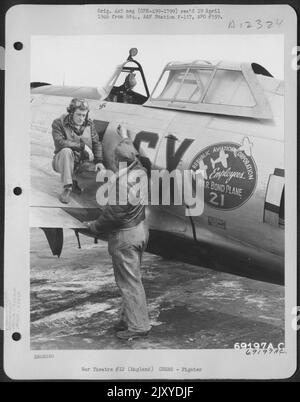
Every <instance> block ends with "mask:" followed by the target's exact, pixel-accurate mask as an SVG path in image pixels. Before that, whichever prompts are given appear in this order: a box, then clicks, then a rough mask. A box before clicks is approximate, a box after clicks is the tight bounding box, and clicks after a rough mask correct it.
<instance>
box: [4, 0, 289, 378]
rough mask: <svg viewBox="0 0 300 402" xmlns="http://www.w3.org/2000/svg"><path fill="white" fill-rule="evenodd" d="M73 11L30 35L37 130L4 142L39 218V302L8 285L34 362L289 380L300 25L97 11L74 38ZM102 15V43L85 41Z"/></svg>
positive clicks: (100, 370) (280, 19) (283, 20)
mask: <svg viewBox="0 0 300 402" xmlns="http://www.w3.org/2000/svg"><path fill="white" fill-rule="evenodd" d="M60 7H62V6H60ZM64 7H66V8H67V9H68V8H69V9H68V10H69V11H70V19H68V20H66V22H65V27H64V29H65V31H64V30H63V29H61V28H57V29H56V30H55V29H52V30H51V32H50V30H49V29H48V28H47V26H46V27H45V28H44V29H42V27H41V22H40V23H39V25H38V26H37V28H36V29H33V28H32V31H31V32H30V35H28V36H27V42H26V44H27V46H24V51H26V52H27V53H26V61H27V64H26V66H27V67H26V80H25V81H26V85H27V87H24V88H25V89H24V91H23V92H22V94H23V93H24V94H26V96H27V98H26V99H23V98H22V102H24V104H25V103H26V102H27V104H26V118H28V120H27V126H26V127H27V131H28V132H27V133H26V136H25V137H24V138H23V140H22V143H19V144H18V143H17V142H18V136H17V135H14V136H12V138H11V139H10V145H8V147H9V149H10V151H12V149H13V146H12V145H13V144H12V142H14V145H15V146H17V147H18V152H17V155H16V156H15V158H17V157H18V155H20V154H22V149H23V151H24V155H23V156H24V163H23V164H22V166H23V173H24V175H26V180H25V185H21V184H18V182H13V181H11V183H12V186H13V187H12V188H13V192H14V197H15V198H16V197H17V195H18V189H19V191H21V194H20V197H19V199H21V198H22V197H24V198H23V202H24V203H25V204H26V205H27V207H26V209H24V210H23V211H24V214H23V218H22V220H21V221H22V222H21V221H20V223H22V224H23V225H25V226H24V227H27V229H26V230H27V240H26V247H27V254H23V256H25V255H26V257H21V255H19V258H25V259H26V264H27V265H26V266H27V269H26V281H24V283H23V285H24V286H25V290H26V291H25V292H26V296H23V293H22V292H20V293H19V291H18V290H17V289H16V288H12V291H11V292H12V293H9V296H8V300H9V302H10V304H11V305H13V306H14V307H15V308H17V313H15V316H12V315H10V317H9V318H10V325H12V327H13V326H14V324H17V326H20V328H22V322H23V321H24V322H26V324H25V327H26V337H25V339H26V348H27V349H26V350H27V353H28V356H29V355H30V356H32V357H31V359H33V362H32V364H34V363H36V364H41V362H42V363H43V364H49V375H50V377H51V378H54V377H55V375H56V374H57V375H58V376H60V377H61V376H63V375H65V376H68V371H67V370H71V369H70V368H69V369H67V368H66V370H64V369H63V367H64V365H66V367H72V365H75V366H74V367H76V368H75V369H74V370H73V371H72V370H71V371H72V374H70V378H74V376H75V377H78V376H80V377H81V376H82V378H97V376H99V378H132V377H135V376H138V377H139V378H140V376H141V378H161V377H162V378H200V377H202V376H203V377H204V378H205V377H206V376H207V377H211V376H217V377H220V378H223V377H226V376H231V375H232V376H233V377H237V378H238V377H239V375H241V374H240V373H239V363H237V365H236V367H235V366H234V361H235V358H237V359H238V361H240V360H243V359H245V369H244V370H245V371H243V370H242V371H241V372H242V373H246V372H247V370H249V376H250V378H253V376H256V375H257V376H258V377H264V376H268V375H269V374H270V372H269V374H268V372H267V371H268V370H267V367H269V365H271V364H273V369H274V374H273V375H274V376H275V377H276V376H279V375H280V367H281V369H282V370H283V371H284V373H285V372H286V373H289V372H291V373H292V367H293V363H292V360H291V359H289V357H290V351H291V350H293V347H294V346H295V342H294V339H295V338H294V336H295V334H294V333H293V332H295V331H294V330H293V329H292V325H291V323H290V320H291V317H290V316H287V311H288V309H289V306H290V305H293V304H292V300H293V299H292V297H293V295H294V292H295V289H294V288H293V283H294V279H293V278H295V275H296V265H294V264H295V259H294V257H293V252H294V249H293V246H294V243H293V242H291V243H290V244H289V248H288V249H287V246H286V241H287V239H289V238H290V236H291V235H289V236H287V228H290V229H289V230H290V233H293V230H294V227H293V226H288V225H289V224H287V222H286V221H288V219H289V218H288V217H287V216H288V214H289V213H291V212H292V211H293V206H294V198H293V193H292V192H291V191H290V192H289V189H290V190H291V184H292V185H293V183H295V179H294V178H293V177H292V176H291V175H290V176H288V173H289V174H290V173H291V166H294V163H296V161H295V159H294V154H293V146H292V147H291V145H292V144H293V141H294V140H295V138H296V132H295V130H294V127H295V126H294V123H295V121H296V115H292V112H293V111H294V110H296V109H295V107H296V106H295V105H292V106H290V107H289V110H288V111H287V109H288V106H289V105H291V103H292V101H291V99H292V96H290V94H292V90H293V79H295V71H292V69H291V72H290V73H289V72H287V71H286V66H287V61H286V52H287V48H286V47H287V46H288V44H289V43H290V42H291V43H292V40H290V42H288V41H287V36H286V30H287V29H288V28H287V21H294V22H295V24H296V21H295V20H294V19H293V18H294V14H293V13H292V11H290V8H289V7H288V6H286V7H284V6H282V8H280V7H281V6H278V9H277V10H276V7H275V6H274V8H272V9H271V8H270V9H269V8H268V9H266V8H264V11H266V14H264V13H261V14H259V12H258V11H255V9H254V8H252V7H250V6H249V7H248V11H249V10H250V11H251V12H250V14H249V13H248V14H247V13H244V12H243V10H241V9H240V8H239V9H236V8H235V6H232V13H231V11H230V8H229V7H230V6H227V7H224V8H222V7H213V6H207V7H206V6H203V5H197V6H191V7H188V6H157V7H155V6H153V5H152V6H147V5H143V6H142V5H140V6H138V5H135V6H129V5H127V6H120V7H117V6H116V5H109V6H107V7H106V6H103V5H100V6H99V7H94V8H92V6H91V8H90V9H88V11H87V12H86V14H83V15H85V17H86V18H84V17H82V20H83V21H84V24H83V26H84V28H80V27H77V30H75V28H74V26H73V25H72V22H71V21H72V18H71V16H73V19H74V21H75V20H76V18H78V16H79V10H80V8H78V6H77V8H76V9H72V13H71V9H70V7H72V6H64ZM74 7H75V6H74ZM79 7H81V6H79ZM82 7H84V6H82ZM245 7H246V6H245ZM246 9H247V8H246ZM246 9H244V11H246ZM24 10H25V11H26V10H27V9H26V7H25V8H24ZM61 10H62V13H61V15H60V16H59V21H58V22H59V24H62V22H63V15H67V14H65V11H64V10H63V9H61ZM268 10H270V13H269V14H267V11H268ZM92 11H93V13H92ZM283 11H284V12H283ZM38 12H40V13H41V14H40V15H41V21H43V20H44V18H45V10H43V6H41V7H38V8H37V9H36V13H38ZM94 13H95V16H96V18H97V23H98V24H99V25H101V24H103V25H104V27H103V28H102V32H98V31H97V30H96V29H94V33H92V32H91V31H92V28H90V29H88V28H86V26H88V18H87V16H88V15H94ZM16 14H18V12H17V13H16ZM25 14H26V12H25ZM25 14H24V15H25ZM20 15H22V13H20V10H19V15H18V17H20ZM26 15H27V14H26ZM30 15H32V16H33V15H34V13H31V14H30ZM247 15H251V18H250V17H248V18H247ZM264 15H266V16H267V18H266V17H264ZM54 16H55V13H52V12H51V7H50V6H49V21H51V19H52V18H54ZM11 18H12V17H11ZM142 21H143V24H142ZM151 22H153V30H152V31H151ZM93 23H94V22H93ZM59 24H58V26H59V27H60V26H61V25H59ZM116 24H119V25H116ZM164 24H167V25H168V26H170V27H171V26H172V27H173V28H171V29H169V30H168V29H166V25H164ZM172 24H173V25H172ZM175 24H176V26H175ZM188 24H190V25H188ZM25 25H26V24H25ZM25 25H24V30H25V28H26V27H27V26H25ZM62 25H63V24H62ZM91 25H92V23H91ZM200 25H201V26H200ZM188 26H190V27H192V28H191V29H188V28H187V27H188ZM215 26H216V30H215V31H214V27H215ZM295 26H296V25H295ZM295 26H294V29H295ZM111 27H114V28H115V31H113V30H111V29H110V28H111ZM206 28H207V29H206ZM289 28H290V29H291V26H289ZM291 32H292V33H291V34H290V36H289V38H290V39H293V34H294V31H291ZM12 37H13V38H14V35H12ZM288 73H289V74H290V76H289V77H288ZM12 78H13V75H11V77H9V79H11V81H10V82H11V84H10V87H9V88H11V89H13V90H15V91H18V87H17V80H16V81H15V82H12V81H13V80H12ZM287 88H288V89H287ZM289 91H291V92H289ZM13 104H14V105H15V107H18V101H17V98H16V97H15V98H14V100H11V106H12V105H13ZM24 114H25V112H24ZM24 118H25V117H24ZM15 120H16V117H15ZM288 123H289V124H290V130H288V131H287V129H286V128H287V124H288ZM17 124H18V122H17V121H14V122H11V119H10V122H9V123H8V129H7V131H6V136H8V135H9V134H8V132H9V131H11V132H13V131H14V130H16V127H17ZM14 125H16V126H14ZM23 131H24V130H23ZM13 138H14V140H13V141H12V139H13ZM25 140H26V141H25ZM288 147H289V149H291V152H287V149H288ZM287 156H290V158H288V159H287ZM287 172H288V173H287ZM11 173H12V172H10V173H9V174H11ZM287 177H288V179H287ZM287 180H289V184H288V183H287ZM25 204H24V205H25ZM287 206H288V207H287ZM289 206H290V207H289ZM8 208H9V207H8ZM27 211H28V212H27ZM11 213H12V212H11ZM8 215H9V214H8ZM11 230H12V229H11ZM19 230H21V229H19V228H18V227H17V226H15V229H14V231H16V232H17V231H19ZM9 236H10V235H9ZM9 242H10V240H9V239H8V243H9ZM10 258H13V257H10ZM15 258H17V256H15ZM15 272H16V275H17V272H18V271H17V270H16V271H15ZM24 275H25V274H24ZM9 282H10V283H11V279H9ZM294 284H295V283H294ZM289 297H290V298H291V299H288V298H289ZM22 300H23V302H24V301H25V300H26V314H25V316H23V317H22V318H20V317H19V316H18V315H20V314H21V311H22V306H23V302H22ZM288 300H291V301H288ZM16 306H17V307H16ZM289 313H290V314H291V312H289ZM25 320H26V321H25ZM13 332H14V333H19V332H21V331H20V330H18V331H17V330H14V331H13ZM21 335H22V334H21ZM22 342H25V340H24V337H22V338H21V339H20V342H19V343H22ZM15 344H16V342H15ZM23 347H25V346H24V345H23ZM8 349H9V348H8ZM77 352H78V353H80V356H86V358H81V357H80V358H78V359H79V360H78V359H77V357H74V359H75V360H73V356H77V354H76V353H77ZM91 352H93V353H96V354H95V357H91V355H90V353H91ZM210 352H213V354H214V355H213V357H211V358H210V357H209V353H210ZM64 353H65V355H64ZM120 353H121V354H120ZM122 353H124V355H123V354H122ZM168 353H169V354H168ZM231 354H232V356H234V357H233V360H232V362H233V364H232V368H230V369H228V371H226V369H225V368H224V370H223V369H222V367H220V361H224V359H230V356H231ZM64 356H65V357H64ZM67 356H68V357H67ZM97 356H98V358H97ZM122 356H124V357H122ZM193 356H194V357H193ZM196 356H199V357H196ZM218 356H219V357H218ZM225 356H226V357H225ZM266 356H268V357H266ZM129 357H130V358H129ZM193 359H194V360H193ZM239 359H240V360H239ZM67 360H68V361H67ZM246 360H247V362H246ZM72 361H73V363H72ZM74 362H76V363H74ZM154 362H156V363H154ZM206 362H207V363H206ZM209 362H210V363H209ZM57 364H62V368H61V370H60V373H59V374H58V373H57V370H58V369H57V367H56V368H55V365H56V366H57ZM222 364H223V363H222ZM241 364H242V363H241ZM210 365H211V367H210ZM218 365H219V367H218ZM205 366H209V367H208V368H207V367H206V368H205ZM221 366H222V365H221ZM225 366H226V364H225V363H224V367H225ZM36 367H38V366H36ZM226 367H227V366H226ZM255 367H261V372H259V370H258V369H257V370H258V371H257V372H255V370H256V369H255ZM23 369H25V366H24V367H23ZM117 369H118V372H116V371H117ZM35 370H37V369H36V368H35ZM205 370H206V372H205ZM289 370H290V371H289ZM41 375H42V374H41ZM244 375H245V374H244ZM271 375H272V373H271Z"/></svg>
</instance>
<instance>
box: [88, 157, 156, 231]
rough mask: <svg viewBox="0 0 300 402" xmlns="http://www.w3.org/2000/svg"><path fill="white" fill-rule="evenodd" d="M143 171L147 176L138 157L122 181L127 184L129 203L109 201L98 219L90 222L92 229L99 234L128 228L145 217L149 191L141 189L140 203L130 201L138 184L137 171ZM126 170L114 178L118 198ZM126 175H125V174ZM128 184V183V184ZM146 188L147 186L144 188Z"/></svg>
mask: <svg viewBox="0 0 300 402" xmlns="http://www.w3.org/2000/svg"><path fill="white" fill-rule="evenodd" d="M137 170H139V171H140V173H141V171H142V172H143V174H144V175H145V176H147V173H146V170H145V169H144V168H143V166H142V165H141V163H140V162H139V161H138V160H137V159H136V160H135V161H134V162H133V163H131V165H130V166H129V167H128V168H127V180H124V181H123V182H121V183H122V184H121V185H122V186H123V188H124V184H125V188H126V192H127V203H126V205H119V204H118V203H117V204H116V205H110V204H109V203H108V204H107V205H105V206H104V207H103V210H102V213H101V215H100V216H99V218H98V219H96V220H95V221H91V222H89V227H90V230H91V231H92V232H93V233H94V234H97V233H99V232H103V231H108V232H110V231H113V230H117V229H126V228H130V227H133V226H136V225H138V224H139V223H140V222H141V221H142V220H144V219H145V202H144V201H145V200H147V196H148V193H147V192H146V191H141V192H139V194H138V197H137V198H138V203H137V205H132V204H131V203H130V202H128V197H129V194H130V190H131V189H132V188H133V186H134V185H135V184H136V181H135V173H136V171H137ZM123 174H124V172H123V173H122V172H120V176H118V175H117V176H115V177H116V179H115V180H114V184H113V185H115V188H116V190H117V191H116V195H117V197H116V200H118V196H119V182H120V180H121V178H122V176H123ZM123 177H124V176H123ZM126 184H127V185H126ZM144 190H145V188H144Z"/></svg>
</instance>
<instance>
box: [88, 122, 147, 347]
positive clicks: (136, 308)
mask: <svg viewBox="0 0 300 402" xmlns="http://www.w3.org/2000/svg"><path fill="white" fill-rule="evenodd" d="M119 129H120V127H119ZM119 133H120V134H121V135H122V137H123V139H122V140H121V142H120V143H119V144H118V145H117V146H116V148H115V151H114V155H115V160H116V161H118V162H122V165H123V166H124V164H125V166H126V167H125V168H123V169H122V170H119V171H117V172H116V173H115V175H114V177H113V178H112V183H113V185H115V188H116V189H117V199H118V196H119V193H118V191H122V187H121V190H120V187H119V183H120V180H121V179H122V177H123V178H124V175H125V174H126V180H125V185H126V194H127V202H126V205H118V204H116V205H110V204H107V205H106V206H105V207H104V208H103V210H102V214H101V215H100V216H99V218H98V219H97V220H95V221H91V222H86V224H87V226H88V227H89V229H90V230H91V232H92V233H93V234H95V235H97V234H98V233H99V232H103V230H104V228H108V232H109V237H108V251H109V253H110V255H111V257H112V262H113V268H114V275H115V280H116V284H117V286H118V288H119V290H120V293H121V295H122V302H123V304H122V309H121V316H120V321H119V322H118V323H117V325H115V329H116V330H117V337H119V338H121V339H124V340H129V339H133V338H137V337H142V336H146V335H148V332H149V331H150V328H151V326H150V322H149V316H148V310H147V304H146V296H145V291H144V287H143V284H142V278H141V271H140V267H141V261H142V255H143V252H144V250H145V248H146V245H147V241H148V228H147V224H146V222H145V203H143V197H144V196H145V194H142V192H140V193H139V195H138V199H137V201H136V202H135V203H134V204H135V205H132V204H131V203H130V202H128V200H129V198H130V197H129V196H130V191H131V190H132V187H133V186H134V183H135V180H134V176H135V174H136V173H137V170H139V172H140V171H143V173H144V175H146V171H145V169H144V168H143V166H142V165H141V163H140V162H139V160H138V158H137V151H136V150H135V148H134V146H133V144H132V142H131V141H130V140H129V139H128V138H126V134H125V133H126V130H125V131H124V130H123V131H122V130H121V131H120V132H119ZM123 185H124V183H123ZM118 189H119V190H118ZM123 189H124V187H123Z"/></svg>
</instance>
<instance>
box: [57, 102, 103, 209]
mask: <svg viewBox="0 0 300 402" xmlns="http://www.w3.org/2000/svg"><path fill="white" fill-rule="evenodd" d="M67 112H68V113H67V114H64V115H62V116H61V117H59V118H58V119H55V120H54V121H53V123H52V136H53V140H54V146H55V150H54V157H53V161H52V167H53V169H54V170H55V171H56V172H58V173H60V174H61V181H62V184H63V191H62V193H61V194H60V196H59V200H60V201H61V202H62V203H64V204H68V203H69V202H70V194H71V192H72V191H73V192H74V193H76V194H80V193H81V189H80V188H79V186H78V183H77V181H76V180H75V179H74V171H75V170H76V167H78V164H79V163H80V162H81V161H83V160H89V161H90V162H94V163H95V170H97V169H102V168H104V166H103V152H102V143H101V142H100V140H99V137H98V134H97V132H96V129H95V126H94V123H93V122H92V120H90V119H89V118H88V112H89V106H88V103H87V101H86V100H85V99H79V98H74V99H72V100H71V103H70V105H69V107H68V108H67Z"/></svg>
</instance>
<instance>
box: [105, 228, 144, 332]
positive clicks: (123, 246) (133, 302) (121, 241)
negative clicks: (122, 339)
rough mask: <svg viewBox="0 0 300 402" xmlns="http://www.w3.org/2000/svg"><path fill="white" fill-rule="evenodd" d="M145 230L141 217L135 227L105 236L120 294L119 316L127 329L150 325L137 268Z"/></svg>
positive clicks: (140, 258) (140, 330)
mask: <svg viewBox="0 0 300 402" xmlns="http://www.w3.org/2000/svg"><path fill="white" fill-rule="evenodd" d="M148 233H149V232H148V227H147V225H146V223H145V221H142V222H141V223H139V224H138V225H137V226H135V227H132V228H129V229H122V230H116V231H114V232H111V233H110V234H109V239H108V251H109V254H110V255H111V257H112V262H113V268H114V274H115V280H116V284H117V286H118V288H119V290H120V292H121V295H122V307H121V317H120V319H121V320H122V321H124V322H125V323H126V324H127V325H128V329H129V330H131V331H138V332H144V331H149V330H150V327H151V326H150V321H149V316H148V310H147V303H146V295H145V290H144V287H143V283H142V277H141V270H140V268H141V262H142V255H143V251H144V250H145V248H146V246H147V242H148Z"/></svg>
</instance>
